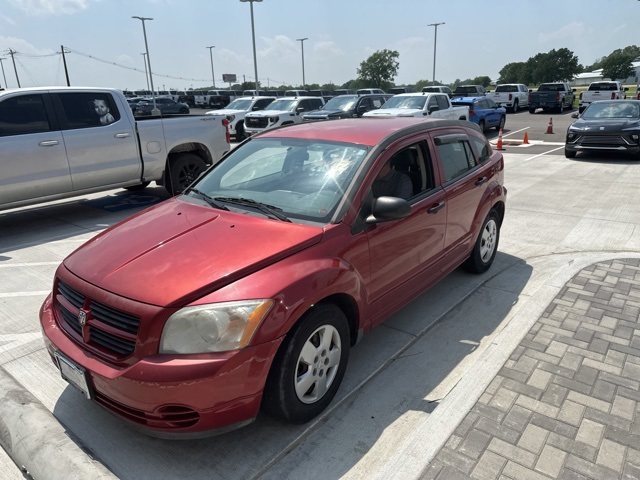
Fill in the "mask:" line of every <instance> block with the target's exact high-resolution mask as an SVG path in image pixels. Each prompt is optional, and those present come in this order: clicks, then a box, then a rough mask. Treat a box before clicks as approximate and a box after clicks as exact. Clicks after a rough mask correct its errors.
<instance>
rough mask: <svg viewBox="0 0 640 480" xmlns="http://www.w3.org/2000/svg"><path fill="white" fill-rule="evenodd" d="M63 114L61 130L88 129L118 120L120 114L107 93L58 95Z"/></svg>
mask: <svg viewBox="0 0 640 480" xmlns="http://www.w3.org/2000/svg"><path fill="white" fill-rule="evenodd" d="M57 97H58V99H59V101H60V106H61V108H62V111H63V113H64V117H65V118H63V120H62V124H63V128H65V129H69V130H73V129H76V128H89V127H99V126H103V125H109V124H111V123H114V122H117V121H118V120H120V112H119V111H118V109H117V108H116V106H115V104H114V102H113V98H112V97H111V95H109V94H107V93H97V92H91V93H80V92H74V93H60V94H58V95H57Z"/></svg>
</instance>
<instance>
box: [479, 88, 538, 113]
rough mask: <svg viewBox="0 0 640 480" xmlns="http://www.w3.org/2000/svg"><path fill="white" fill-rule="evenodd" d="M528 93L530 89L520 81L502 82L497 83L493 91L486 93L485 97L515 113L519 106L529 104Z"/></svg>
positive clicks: (524, 106)
mask: <svg viewBox="0 0 640 480" xmlns="http://www.w3.org/2000/svg"><path fill="white" fill-rule="evenodd" d="M530 93H531V90H530V89H529V88H528V87H527V86H526V85H524V84H522V83H503V84H501V85H497V86H496V89H495V91H493V92H491V93H487V97H488V98H490V99H491V100H493V101H494V102H496V103H497V104H498V105H500V106H501V107H504V108H506V109H507V110H511V111H512V112H514V113H515V112H517V111H518V109H519V108H527V107H528V106H529V94H530Z"/></svg>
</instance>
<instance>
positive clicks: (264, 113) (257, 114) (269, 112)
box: [246, 110, 293, 118]
mask: <svg viewBox="0 0 640 480" xmlns="http://www.w3.org/2000/svg"><path fill="white" fill-rule="evenodd" d="M276 115H293V112H290V111H289V110H260V111H259V112H251V113H247V115H246V116H247V117H257V118H263V117H274V116H276Z"/></svg>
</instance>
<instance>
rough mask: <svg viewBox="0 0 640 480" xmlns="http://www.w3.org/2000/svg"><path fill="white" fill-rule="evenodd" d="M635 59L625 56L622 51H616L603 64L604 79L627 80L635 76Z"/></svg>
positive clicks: (627, 54)
mask: <svg viewBox="0 0 640 480" xmlns="http://www.w3.org/2000/svg"><path fill="white" fill-rule="evenodd" d="M634 58H635V57H633V56H631V54H629V53H626V54H625V53H624V52H623V51H622V50H616V51H615V52H613V53H611V54H610V55H609V56H607V58H605V59H604V61H603V62H602V78H610V79H611V80H618V79H621V80H626V79H627V78H628V77H631V76H634V75H635V74H636V71H635V69H634V68H633V65H631V62H633V60H634Z"/></svg>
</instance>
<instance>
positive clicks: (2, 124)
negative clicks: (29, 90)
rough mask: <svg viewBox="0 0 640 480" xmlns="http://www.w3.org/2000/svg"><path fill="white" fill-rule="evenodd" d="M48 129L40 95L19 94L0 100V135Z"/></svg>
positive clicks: (45, 112) (47, 120) (37, 131)
mask: <svg viewBox="0 0 640 480" xmlns="http://www.w3.org/2000/svg"><path fill="white" fill-rule="evenodd" d="M50 130H51V125H50V124H49V117H48V116H47V111H46V109H45V106H44V101H43V98H42V95H21V96H19V97H14V98H7V99H6V100H4V101H2V102H0V137H7V136H11V135H25V134H27V133H39V132H48V131H50Z"/></svg>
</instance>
